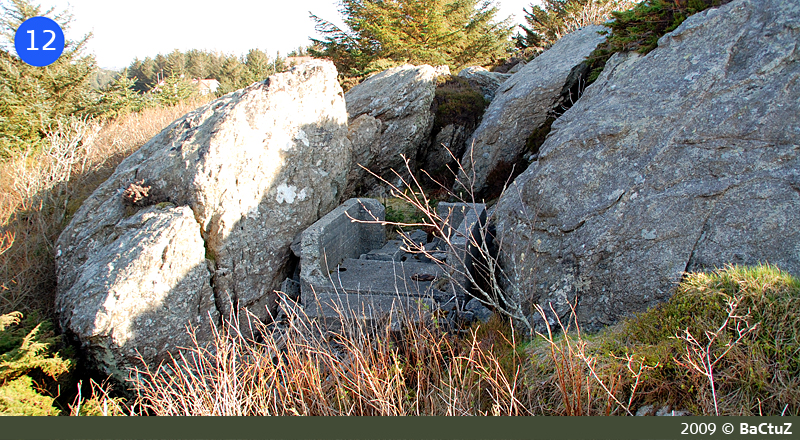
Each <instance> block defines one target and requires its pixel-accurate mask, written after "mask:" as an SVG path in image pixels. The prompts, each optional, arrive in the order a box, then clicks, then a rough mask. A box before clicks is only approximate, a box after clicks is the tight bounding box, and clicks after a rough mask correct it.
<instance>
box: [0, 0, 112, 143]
mask: <svg viewBox="0 0 800 440" xmlns="http://www.w3.org/2000/svg"><path fill="white" fill-rule="evenodd" d="M0 8H1V9H2V14H0V16H1V17H2V18H0V40H1V41H2V44H1V46H0V47H2V49H0V157H2V156H7V155H9V154H12V153H13V151H20V150H24V149H27V148H31V147H36V146H37V145H39V143H40V142H41V140H42V139H43V137H44V133H45V132H46V131H47V129H48V128H49V126H50V125H51V124H53V123H54V122H55V120H56V119H57V118H59V117H61V116H66V115H70V114H73V113H76V112H81V111H84V110H85V109H86V108H87V107H88V106H90V105H91V96H92V95H91V87H90V86H89V80H90V76H91V74H92V73H93V72H94V71H95V69H96V63H95V60H94V57H92V56H84V55H83V50H84V48H85V45H86V42H87V41H88V39H89V38H90V37H91V34H89V35H86V36H85V37H83V38H82V39H81V40H79V41H72V40H66V41H65V47H64V52H63V53H62V55H61V57H60V58H59V59H58V60H57V61H56V62H54V63H53V64H51V65H49V66H46V67H34V66H30V65H28V64H26V63H25V62H23V61H22V60H21V59H20V58H19V57H18V56H17V55H16V51H14V50H13V47H14V35H15V34H16V31H17V28H19V26H20V25H21V24H22V23H23V22H24V21H25V20H27V19H28V18H31V17H37V16H47V17H50V18H52V19H53V20H55V21H56V22H57V23H58V24H59V25H60V26H61V28H62V29H64V30H65V31H66V30H68V29H69V23H70V21H71V20H72V16H71V15H70V14H69V13H68V12H61V13H55V12H54V10H53V9H49V10H47V11H43V10H42V9H41V7H40V6H37V5H32V4H31V3H29V2H28V1H27V0H11V1H9V2H4V3H2V5H0Z"/></svg>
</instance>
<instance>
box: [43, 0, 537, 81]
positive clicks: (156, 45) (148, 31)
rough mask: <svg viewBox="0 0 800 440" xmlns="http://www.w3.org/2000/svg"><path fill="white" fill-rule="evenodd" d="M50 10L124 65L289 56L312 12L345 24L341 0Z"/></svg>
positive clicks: (180, 1)
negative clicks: (252, 54)
mask: <svg viewBox="0 0 800 440" xmlns="http://www.w3.org/2000/svg"><path fill="white" fill-rule="evenodd" d="M532 1H534V0H500V1H498V2H495V3H496V4H497V3H499V5H500V14H499V16H498V18H499V19H503V18H506V17H508V16H511V15H514V16H515V18H514V22H515V23H519V22H522V21H523V12H522V8H524V7H527V6H528V5H529V4H530V3H531V2H532ZM32 3H34V4H37V3H39V4H41V5H42V8H43V9H44V10H47V9H48V7H51V6H54V7H55V8H56V10H57V11H62V10H64V9H67V8H68V7H69V8H70V10H71V11H72V13H73V15H74V20H73V23H72V28H71V29H70V31H68V32H67V38H70V39H77V38H79V37H81V36H83V35H85V34H87V33H89V32H92V33H93V34H94V36H93V37H92V39H91V40H90V42H89V46H88V52H90V53H94V54H95V57H96V59H97V63H98V65H99V66H100V67H103V68H109V69H121V68H123V67H126V66H128V65H129V64H130V63H131V61H133V59H134V58H135V57H139V59H144V58H145V57H147V56H150V57H154V56H156V55H157V54H159V53H162V54H165V55H166V54H168V53H170V52H172V51H173V50H174V49H179V50H181V51H186V50H189V49H201V50H210V51H221V52H224V53H232V54H236V55H243V54H246V53H247V51H248V50H250V49H253V48H259V49H261V50H264V51H266V52H267V53H268V54H269V55H270V56H271V57H274V56H275V53H276V52H277V51H280V53H281V55H284V56H285V55H286V54H287V53H289V52H290V51H292V50H293V49H295V48H297V47H298V46H305V45H307V44H309V43H310V41H309V40H308V37H310V36H316V32H315V31H314V22H313V21H312V20H311V19H310V18H309V16H308V15H309V14H308V12H309V11H311V12H313V13H314V14H316V15H317V16H319V17H322V18H324V19H326V20H330V21H333V22H338V23H341V20H340V17H339V12H338V5H339V3H338V1H336V0H308V1H298V0H278V1H275V0H271V1H263V0H262V1H258V0H256V1H252V0H250V1H247V0H226V1H208V0H194V1H185V0H177V1H176V0H159V1H154V0H136V1H133V2H124V1H114V0H111V1H109V0H33V1H32Z"/></svg>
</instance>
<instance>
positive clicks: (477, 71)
mask: <svg viewBox="0 0 800 440" xmlns="http://www.w3.org/2000/svg"><path fill="white" fill-rule="evenodd" d="M458 76H459V77H460V78H464V79H466V80H467V81H469V82H470V84H473V85H474V86H475V87H477V88H478V89H480V91H481V93H483V97H484V98H485V99H486V100H487V101H490V102H491V101H492V100H493V99H494V95H495V93H496V92H497V88H498V87H500V84H502V83H503V82H504V81H505V80H507V79H508V78H510V77H511V74H509V73H498V72H490V71H488V70H486V69H485V68H483V67H480V66H472V67H465V68H463V69H461V71H460V72H458Z"/></svg>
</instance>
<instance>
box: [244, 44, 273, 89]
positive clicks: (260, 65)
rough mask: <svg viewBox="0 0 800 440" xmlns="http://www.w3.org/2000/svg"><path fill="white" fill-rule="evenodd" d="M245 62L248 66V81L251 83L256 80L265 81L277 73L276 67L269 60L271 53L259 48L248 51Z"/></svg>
mask: <svg viewBox="0 0 800 440" xmlns="http://www.w3.org/2000/svg"><path fill="white" fill-rule="evenodd" d="M244 64H245V66H246V67H247V74H246V76H247V82H248V83H251V84H252V83H254V82H256V81H263V80H264V79H265V78H267V77H268V76H270V75H271V74H273V73H275V67H274V65H273V63H271V62H270V61H269V55H267V53H266V52H264V51H262V50H259V49H250V51H249V52H247V56H246V57H245V61H244Z"/></svg>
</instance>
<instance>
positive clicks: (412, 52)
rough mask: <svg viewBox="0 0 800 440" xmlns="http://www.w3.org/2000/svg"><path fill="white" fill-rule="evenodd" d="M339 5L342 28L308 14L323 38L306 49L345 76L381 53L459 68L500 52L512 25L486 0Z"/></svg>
mask: <svg viewBox="0 0 800 440" xmlns="http://www.w3.org/2000/svg"><path fill="white" fill-rule="evenodd" d="M339 11H340V13H341V14H342V16H343V18H344V22H345V24H346V25H347V28H348V29H346V30H343V29H340V28H339V27H338V26H336V25H334V24H333V23H331V22H329V21H326V20H323V19H321V18H319V17H317V16H316V15H314V14H311V18H312V19H313V20H315V21H316V23H317V25H316V29H317V32H319V33H321V34H322V35H324V39H322V40H316V39H312V41H313V43H314V45H313V46H312V47H311V48H310V50H309V52H310V53H311V54H312V55H313V56H316V57H327V58H330V59H332V60H333V62H334V63H335V64H336V67H337V68H338V69H339V72H340V73H344V74H345V75H348V76H360V75H363V74H365V73H368V72H369V70H370V69H369V66H370V64H371V63H374V62H376V61H378V60H380V59H384V60H390V61H393V62H395V63H404V62H408V63H413V64H425V63H427V64H433V65H440V64H447V65H448V66H450V68H451V69H453V70H458V69H460V68H461V67H463V66H466V65H468V64H487V63H490V62H492V61H493V60H495V59H496V58H501V57H503V56H504V55H505V53H506V51H507V49H509V46H510V42H509V38H508V37H509V36H510V34H511V26H510V25H509V22H508V20H506V21H503V22H500V23H497V22H495V21H494V18H495V15H496V14H497V7H496V6H494V5H493V2H492V1H490V0H485V1H481V2H479V1H478V0H342V3H341V9H340V10H339ZM383 64H386V63H383Z"/></svg>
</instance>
